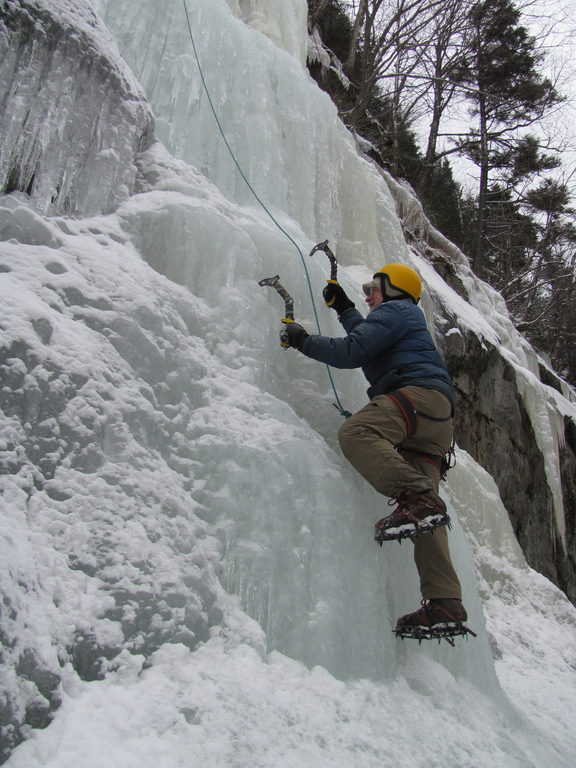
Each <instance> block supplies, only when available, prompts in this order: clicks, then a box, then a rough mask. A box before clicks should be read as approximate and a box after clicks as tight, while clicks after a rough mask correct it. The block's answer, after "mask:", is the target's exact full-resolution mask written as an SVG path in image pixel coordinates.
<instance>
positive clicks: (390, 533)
mask: <svg viewBox="0 0 576 768" xmlns="http://www.w3.org/2000/svg"><path fill="white" fill-rule="evenodd" d="M396 501H397V502H398V506H397V507H396V509H395V510H394V511H393V512H392V514H390V515H388V517H383V518H382V519H381V520H378V522H377V523H376V525H375V533H374V538H375V539H376V541H377V542H378V544H380V546H382V542H383V541H391V540H393V539H397V540H398V541H401V540H402V539H406V538H414V536H419V535H420V534H421V533H428V532H429V531H432V530H434V528H438V527H439V526H440V525H450V517H449V516H448V513H447V511H446V504H444V502H443V501H442V499H441V498H440V496H438V494H437V493H435V492H434V491H422V492H421V493H418V492H417V491H411V490H408V489H406V490H404V491H401V492H400V493H399V494H398V497H397V499H396Z"/></svg>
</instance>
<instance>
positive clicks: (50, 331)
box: [0, 0, 576, 768]
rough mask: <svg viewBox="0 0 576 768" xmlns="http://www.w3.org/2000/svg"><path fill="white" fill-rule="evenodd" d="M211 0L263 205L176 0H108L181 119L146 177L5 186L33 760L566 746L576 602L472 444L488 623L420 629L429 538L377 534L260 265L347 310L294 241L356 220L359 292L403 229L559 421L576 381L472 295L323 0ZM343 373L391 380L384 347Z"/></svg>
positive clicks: (4, 624)
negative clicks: (415, 197) (422, 555)
mask: <svg viewBox="0 0 576 768" xmlns="http://www.w3.org/2000/svg"><path fill="white" fill-rule="evenodd" d="M186 3H187V8H188V11H189V14H190V20H191V24H192V28H193V31H194V32H195V33H196V34H195V40H196V45H197V47H198V54H199V58H200V60H201V63H202V65H203V68H204V74H205V77H206V82H207V84H208V85H209V88H210V92H211V98H212V100H213V103H214V105H215V107H216V110H217V114H218V116H219V119H220V120H221V124H222V127H223V128H224V129H225V132H226V135H227V138H228V140H229V141H230V144H231V147H232V149H233V151H234V153H235V155H236V156H237V158H238V161H239V163H240V164H241V167H242V169H243V171H244V173H245V174H246V176H247V178H249V180H250V182H251V184H252V185H253V187H254V189H255V190H257V191H258V195H259V196H260V198H261V200H262V201H265V203H266V206H267V207H268V211H266V210H264V209H263V207H262V206H261V205H260V204H259V203H258V201H257V200H256V199H255V198H254V196H253V194H252V193H251V192H250V190H249V189H248V188H247V186H246V184H245V182H244V180H243V179H242V177H241V176H240V175H239V174H238V170H237V168H236V167H235V166H234V164H233V163H232V162H231V158H230V155H229V153H228V152H227V151H226V148H225V147H224V146H223V141H222V137H221V136H220V134H219V131H218V129H217V127H216V125H215V122H214V116H213V114H212V113H211V110H210V108H209V104H208V103H207V97H206V94H205V92H204V91H203V89H202V83H201V80H200V78H199V74H198V70H197V65H196V61H195V57H194V55H193V51H192V48H191V40H190V38H189V36H188V31H187V28H186V22H185V16H184V11H183V3H182V2H181V1H180V0H171V1H170V2H166V3H162V4H160V3H156V2H153V0H147V1H146V2H143V1H142V0H122V2H121V3H118V2H107V1H106V0H98V2H95V3H94V7H95V9H96V11H97V13H98V14H99V15H100V17H101V18H102V19H103V20H104V24H105V25H106V28H107V29H108V30H109V31H110V33H111V35H112V36H113V37H114V39H115V40H116V41H117V43H118V46H119V49H120V52H121V54H122V56H123V57H124V58H125V60H126V61H127V63H128V66H129V68H130V70H131V72H132V73H133V76H134V77H135V79H136V80H137V81H138V82H139V83H140V84H141V87H142V88H143V89H144V92H145V93H146V96H147V98H148V99H149V100H150V103H151V105H152V109H153V112H154V116H155V119H156V132H157V136H158V138H159V139H160V141H158V142H156V143H153V144H152V146H150V147H149V148H148V149H146V150H145V151H142V152H140V153H139V154H138V157H137V159H136V165H135V166H130V168H128V169H126V172H127V173H128V172H131V173H133V178H134V184H135V187H134V190H133V191H134V194H126V195H124V196H123V199H122V201H121V202H120V203H119V205H117V206H116V207H115V208H114V210H113V211H109V203H108V202H107V201H106V200H105V199H104V197H105V196H104V197H102V198H101V199H100V202H99V204H100V206H101V209H100V210H98V211H95V210H94V209H93V208H92V207H91V206H90V205H89V204H86V210H85V211H80V213H81V214H82V215H79V216H77V217H76V218H68V217H65V216H63V215H52V216H46V215H45V213H46V211H47V210H48V209H46V208H43V206H42V204H41V201H40V200H37V201H36V204H35V201H34V200H30V199H28V198H27V196H26V194H25V192H26V191H25V190H23V191H22V190H21V191H20V192H15V193H12V194H9V195H5V196H3V197H1V198H0V233H1V241H0V256H1V259H0V290H1V293H2V307H3V311H2V319H1V326H0V342H1V347H2V359H1V361H0V364H1V366H2V368H1V370H2V397H3V401H2V402H3V412H2V414H1V415H0V419H1V425H0V426H1V441H2V443H1V450H2V470H3V476H2V479H1V481H0V482H1V483H2V491H3V493H2V497H1V499H0V504H1V511H2V517H1V520H2V536H1V538H0V547H1V554H0V558H1V561H2V563H3V567H2V569H0V591H1V593H2V595H3V600H4V605H3V608H2V611H3V612H2V620H1V631H2V638H3V641H4V646H5V647H4V652H3V653H4V658H3V661H4V665H5V666H4V668H5V670H6V676H5V685H4V694H3V695H4V698H3V700H2V702H1V703H0V712H1V713H2V714H3V715H5V717H3V720H5V722H6V723H7V724H8V725H7V727H6V726H4V727H5V730H4V732H3V735H4V739H5V744H6V745H7V747H8V748H10V747H11V746H12V745H13V744H16V743H17V742H18V741H20V740H21V739H23V738H25V739H26V740H25V741H24V743H22V744H20V745H19V746H17V747H16V749H15V750H14V751H13V753H12V755H11V757H10V758H9V759H8V763H7V764H8V766H9V768H24V767H25V768H30V766H32V765H44V766H48V767H49V768H56V766H58V768H63V767H64V766H72V765H75V766H77V765H82V766H83V767H85V768H100V766H102V767H104V766H110V765H116V766H118V767H119V768H132V766H138V767H139V768H148V767H149V768H153V767H154V768H158V767H159V766H161V768H176V766H181V765H188V764H193V765H195V764H202V765H210V766H214V768H220V767H221V768H224V766H226V767H227V768H229V767H231V768H240V767H241V766H245V765H247V764H249V765H251V766H254V767H255V768H256V767H259V768H260V767H261V768H270V767H271V766H274V768H276V767H277V768H289V767H292V766H298V768H300V767H301V768H304V767H306V768H307V767H308V766H310V765H314V766H319V767H322V766H326V768H327V767H328V766H330V767H331V768H334V766H336V768H338V766H342V767H343V768H344V766H349V765H350V764H353V765H355V766H358V767H359V768H364V766H365V767H366V768H373V767H374V768H375V766H382V765H385V766H398V765H404V764H408V762H410V764H411V765H415V766H422V768H424V766H436V765H438V766H440V765H444V766H446V765H448V766H459V768H460V767H462V768H464V766H470V768H472V767H473V768H484V766H486V768H487V767H488V766H493V765H495V764H496V765H498V766H501V767H502V768H516V767H517V768H520V766H522V768H525V767H526V766H534V768H544V767H546V768H567V767H568V766H569V765H571V759H572V758H573V755H574V751H575V749H576V741H575V737H574V733H573V729H572V727H571V711H573V706H574V701H575V698H576V643H575V642H574V639H575V637H576V611H575V610H574V608H573V606H572V605H571V604H570V603H569V602H568V600H567V599H566V598H565V596H564V595H563V594H562V592H561V591H560V590H559V589H558V588H557V587H555V586H554V585H552V584H551V583H550V582H549V581H548V580H546V579H545V578H544V577H543V576H540V575H539V574H537V573H535V572H534V571H533V570H531V569H529V568H528V566H527V565H526V562H525V560H524V557H523V555H522V553H521V551H520V548H519V546H518V544H517V542H516V540H515V538H514V535H513V532H512V528H511V525H510V522H509V520H508V516H507V514H506V510H505V509H504V507H503V505H502V503H501V501H500V498H499V494H498V489H497V487H496V485H495V484H494V482H493V480H492V479H491V478H490V476H489V475H488V474H487V473H486V472H484V471H483V470H482V469H481V468H480V467H479V466H478V465H477V464H475V463H474V461H473V460H472V459H471V458H470V457H469V456H468V455H467V454H466V453H465V452H464V451H460V452H459V463H458V465H457V467H456V469H454V470H452V473H451V475H450V480H449V483H448V484H447V485H446V486H445V487H444V490H443V495H444V497H445V499H446V501H447V503H448V504H449V506H450V508H451V511H452V514H453V517H454V518H455V520H456V523H455V527H454V531H453V534H452V538H451V542H452V549H453V555H454V560H455V564H456V566H457V569H458V571H459V573H460V575H461V578H462V581H463V586H464V590H465V595H466V605H467V608H468V611H469V614H470V624H471V625H472V626H473V627H474V629H475V630H476V631H477V632H478V635H479V636H478V639H476V640H474V641H470V642H461V643H459V644H458V645H457V647H456V648H455V649H452V648H450V647H448V645H437V644H427V645H422V646H418V645H416V644H414V645H410V644H408V643H404V644H403V643H402V642H401V641H397V640H395V639H394V637H393V635H392V633H391V631H390V630H391V627H392V626H393V624H394V621H395V619H396V617H397V616H398V615H399V614H400V613H404V612H406V610H410V609H412V608H413V607H414V608H415V607H416V605H417V603H418V600H419V595H418V589H417V583H416V578H415V573H414V567H413V564H412V562H411V553H410V550H409V546H406V545H404V546H402V547H398V546H394V545H390V546H389V548H388V549H386V550H380V549H379V548H378V547H377V546H376V545H375V544H374V542H373V540H372V530H371V529H372V524H373V522H374V520H375V519H376V518H377V517H379V516H381V510H382V506H383V500H382V498H381V497H379V496H378V495H377V494H376V493H374V492H373V491H372V490H371V489H370V488H368V487H366V485H365V484H364V483H363V481H361V480H360V479H359V478H358V477H357V476H356V475H355V474H354V472H353V470H352V469H351V468H350V467H349V466H348V465H347V464H346V462H345V460H344V459H343V457H342V456H341V455H340V453H339V450H338V447H337V445H336V438H335V436H336V431H337V428H338V426H339V420H340V418H341V417H340V416H339V414H338V412H337V411H336V410H335V409H334V408H333V400H334V393H333V391H332V389H331V386H330V383H329V380H328V377H327V372H326V370H325V369H324V368H323V367H322V366H319V365H317V364H315V363H313V362H312V361H309V360H305V359H303V358H301V357H299V356H298V355H297V354H296V353H294V352H293V351H288V352H285V351H284V350H282V349H281V348H280V346H279V344H278V330H279V327H280V324H279V318H280V317H281V315H282V311H283V307H282V305H281V302H280V300H279V298H278V296H277V295H276V294H275V293H274V292H273V291H269V290H264V289H262V288H259V287H258V285H257V282H258V280H259V279H261V278H262V277H267V276H271V275H274V274H280V275H281V277H282V279H283V282H284V283H285V284H286V286H287V287H289V289H290V291H291V293H292V294H293V295H294V297H295V298H296V316H297V319H298V320H299V321H300V322H302V323H303V324H304V325H306V326H308V327H310V328H312V327H314V325H315V324H316V317H315V314H314V311H313V307H312V302H311V296H310V292H309V284H308V279H309V280H310V285H311V286H312V294H313V295H314V296H315V301H316V303H317V305H318V311H319V317H320V322H321V324H322V326H323V330H324V331H325V332H328V333H333V334H336V333H338V332H339V327H338V324H337V323H336V321H335V319H334V318H333V317H332V316H331V314H330V313H329V311H328V310H325V309H324V308H323V307H322V304H321V301H319V300H318V298H317V297H319V296H320V294H321V289H322V286H323V284H324V281H325V279H326V276H327V264H326V263H324V261H323V260H322V259H321V258H318V259H312V260H308V261H303V260H302V258H301V256H300V253H299V252H298V250H297V248H295V247H294V242H296V243H297V244H299V247H300V249H301V251H302V252H303V253H304V254H306V253H307V252H308V251H309V250H310V248H311V247H312V245H314V243H315V242H316V241H318V240H322V239H325V238H326V237H329V238H330V241H331V243H332V244H333V245H334V247H335V249H336V250H337V253H338V256H339V258H340V260H341V268H340V280H341V282H342V284H343V285H344V286H345V288H346V290H347V291H348V292H349V293H350V295H352V296H354V297H355V299H357V302H358V303H359V304H361V301H362V298H361V296H360V295H359V285H360V283H361V281H362V279H363V278H364V277H366V276H368V275H370V274H371V272H372V271H373V270H374V268H375V267H378V266H380V265H381V264H380V262H381V261H382V259H383V256H382V254H385V258H384V260H388V259H391V258H394V259H405V260H407V261H412V263H414V264H415V265H416V266H417V267H418V268H419V269H420V270H421V271H422V273H423V276H424V278H425V281H426V284H427V288H428V293H427V299H426V302H425V309H426V312H427V314H428V316H429V319H430V323H431V324H434V323H435V322H436V321H437V320H438V318H437V317H435V315H436V314H437V313H439V312H441V311H442V310H444V311H445V312H446V313H447V314H446V315H445V316H450V317H452V318H456V319H457V322H455V323H454V324H453V326H452V327H451V328H444V331H445V333H446V335H447V337H448V339H451V338H452V340H453V343H454V344H457V340H456V339H457V337H458V335H459V334H460V333H461V331H460V329H463V331H470V332H472V333H474V335H475V336H476V337H477V338H479V339H485V340H486V341H487V342H489V343H491V344H494V345H495V346H497V347H498V349H499V350H501V351H502V354H503V355H505V356H506V357H507V358H508V359H510V360H511V361H512V363H513V364H514V366H515V367H516V368H517V369H518V370H519V371H523V372H524V382H525V387H526V392H525V396H526V400H527V401H529V402H530V408H531V412H532V413H533V414H534V418H535V420H537V423H538V426H539V432H538V434H539V436H540V437H539V439H540V440H541V444H542V447H543V449H544V450H548V449H549V448H550V446H554V445H555V444H556V440H557V435H556V431H555V429H554V425H553V424H552V423H551V421H550V415H549V410H548V409H549V407H551V403H552V401H553V402H554V405H555V407H556V408H557V409H558V411H559V412H560V413H561V414H562V415H564V414H567V415H569V416H570V417H573V416H574V410H575V409H574V405H573V404H571V403H570V402H569V400H568V399H566V398H563V397H562V396H561V395H560V394H559V393H555V394H552V393H548V394H547V395H546V397H544V396H543V394H542V387H541V385H540V383H539V382H538V380H537V377H536V376H535V375H534V370H533V368H534V366H533V357H531V353H530V351H529V350H528V349H527V348H526V347H525V346H524V345H523V344H521V342H520V341H519V337H517V336H516V335H515V334H514V332H513V328H512V325H511V323H510V321H509V320H508V319H507V316H506V314H505V310H504V308H503V306H502V304H501V303H500V302H499V300H498V298H497V297H496V295H495V294H494V293H493V292H490V291H489V290H488V289H486V288H485V287H483V286H482V285H481V284H479V283H478V282H475V281H474V280H473V278H472V277H471V276H470V275H469V273H468V272H466V271H465V264H464V263H462V265H461V266H462V270H463V271H462V274H463V275H467V276H468V277H467V279H469V285H468V296H469V301H468V302H467V301H465V300H464V299H463V298H462V297H460V296H458V295H457V294H456V293H455V292H454V291H453V290H452V289H450V288H449V287H448V286H447V285H446V284H445V283H444V282H443V281H442V280H441V278H440V277H439V276H438V274H437V273H436V272H435V271H434V270H433V268H432V267H431V266H430V265H429V264H428V263H427V261H426V260H425V259H424V258H423V257H422V256H421V255H419V254H418V253H417V252H416V251H415V250H413V249H411V248H409V246H408V245H407V243H406V240H405V236H404V232H403V228H402V224H401V221H400V219H399V218H398V215H397V211H398V210H399V209H400V208H401V204H402V192H401V190H400V189H394V184H393V182H392V181H391V180H389V179H388V180H385V179H384V178H383V176H382V174H381V173H380V172H379V171H378V170H377V169H376V168H375V167H374V166H373V165H372V164H371V163H370V162H368V161H367V160H366V158H365V157H363V156H362V155H361V153H359V152H358V149H357V147H356V143H355V141H354V139H353V138H352V137H351V136H350V135H349V134H348V133H347V131H346V130H345V129H344V127H343V126H342V124H341V123H340V122H339V120H338V119H337V116H336V112H335V109H334V107H333V105H332V104H331V102H330V101H329V99H328V97H327V96H326V95H324V94H322V93H321V92H320V91H319V90H318V89H317V87H316V86H315V84H314V83H313V82H312V81H311V79H310V78H309V77H308V75H307V73H306V70H305V67H304V55H305V50H306V38H305V18H306V7H305V6H306V3H305V2H304V0H275V2H274V3H264V2H259V1H258V0H252V2H247V1H244V0H234V1H232V0H231V1H230V2H229V3H225V2H223V0H186ZM36 5H37V6H38V7H44V6H43V4H42V3H41V2H40V0H36ZM50 5H51V4H50V3H48V2H47V3H46V5H45V7H44V10H46V8H48V7H49V6H50ZM54 7H56V8H57V10H58V11H59V12H61V13H63V12H64V10H65V11H66V14H67V19H68V20H71V21H72V22H74V21H75V20H77V22H78V26H79V28H82V19H84V18H86V17H87V15H88V16H89V15H90V8H89V6H88V5H87V4H86V3H85V2H83V0H74V1H73V0H68V1H67V2H65V1H64V0H60V2H58V3H57V4H56V6H54ZM63 9H64V10H63ZM56 15H57V14H56ZM90 18H91V17H90ZM91 30H92V31H91V35H92V40H93V44H94V45H95V46H96V47H97V48H99V49H101V50H103V51H106V52H108V54H109V55H111V56H112V57H113V58H114V56H117V54H112V53H110V52H111V51H113V50H114V47H113V46H112V45H111V43H110V37H109V34H110V33H109V32H108V31H105V28H104V26H103V25H102V23H101V22H100V21H96V22H95V23H94V25H93V26H92V27H91ZM114 60H115V61H116V65H117V67H118V68H119V69H122V68H126V65H125V64H124V62H123V61H121V60H120V59H118V58H116V59H114ZM130 77H132V75H131V76H130ZM135 87H136V86H135ZM139 87H140V86H138V88H139ZM63 119H64V116H63ZM59 151H63V148H60V150H59ZM119 167H121V163H119ZM80 187H82V184H80ZM410 199H411V198H410V197H409V196H406V197H405V198H404V203H405V206H409V205H410ZM61 213H62V212H60V214H61ZM270 214H272V216H271V215H270ZM406 218H407V217H404V219H405V221H406ZM278 224H280V225H281V228H280V227H279V226H278ZM282 230H284V231H282ZM286 234H288V237H287V236H286ZM305 267H306V269H305ZM335 382H336V387H337V391H338V394H339V396H340V398H341V400H342V402H343V404H344V405H345V406H346V407H347V408H348V409H350V410H354V409H355V408H357V407H360V406H361V405H363V404H364V402H365V381H364V380H363V377H362V375H361V374H360V373H359V372H342V373H338V372H336V374H335ZM547 467H548V470H549V471H548V480H549V482H550V483H553V484H555V485H556V487H557V486H558V482H559V481H558V477H555V476H554V462H553V460H552V459H550V460H549V463H548V464H547ZM52 718H54V719H53V721H52V722H51V723H50V724H48V723H49V722H50V721H51V719H52ZM22 724H24V725H22ZM46 726H47V727H46ZM31 728H32V729H33V730H31Z"/></svg>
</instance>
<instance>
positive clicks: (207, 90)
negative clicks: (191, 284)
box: [182, 0, 351, 418]
mask: <svg viewBox="0 0 576 768" xmlns="http://www.w3.org/2000/svg"><path fill="white" fill-rule="evenodd" d="M182 5H183V6H184V13H185V15H186V24H187V26H188V33H189V35H190V42H191V43H192V50H193V52H194V58H195V59H196V65H197V67H198V72H199V73H200V80H201V81H202V86H203V88H204V91H205V93H206V97H207V99H208V104H209V105H210V110H211V111H212V114H213V116H214V120H215V121H216V125H217V126H218V131H219V132H220V136H221V137H222V140H223V142H224V144H225V146H226V149H227V150H228V152H229V154H230V157H231V158H232V160H233V162H234V165H235V166H236V168H237V169H238V173H239V174H240V176H241V177H242V179H243V181H244V183H245V184H246V186H247V187H248V189H249V190H250V192H251V193H252V195H253V196H254V198H255V200H256V201H257V202H258V204H259V205H260V206H261V207H262V210H263V211H264V212H265V213H266V214H267V215H268V217H269V218H270V219H271V221H272V222H273V223H274V225H275V226H276V227H277V228H278V229H279V230H280V232H281V233H282V234H283V235H284V236H285V237H287V238H288V240H289V241H290V242H291V243H292V245H293V246H294V247H295V248H296V250H297V252H298V255H299V256H300V261H301V262H302V266H303V268H304V274H305V275H306V282H307V284H308V292H309V294H310V300H311V302H312V310H313V312H314V318H315V321H316V328H317V329H318V333H322V331H321V329H320V320H319V318H318V312H317V311H316V303H315V301H314V293H313V291H312V283H311V280H310V274H309V272H308V267H307V266H306V260H305V259H304V254H303V253H302V250H301V249H300V247H299V245H298V243H297V242H296V241H295V240H294V238H293V237H292V236H291V235H290V233H289V232H287V231H286V230H285V229H284V227H283V226H282V225H281V224H280V222H279V221H278V220H277V219H276V218H275V216H274V215H273V214H272V212H271V211H270V210H269V208H268V207H267V206H266V204H265V203H264V201H263V200H262V199H261V198H260V197H259V195H258V194H257V192H256V190H255V189H254V187H253V186H252V184H251V183H250V181H249V179H248V178H247V176H246V174H245V173H244V171H243V170H242V167H241V165H240V163H239V162H238V160H237V158H236V155H235V154H234V150H233V149H232V147H231V146H230V144H229V142H228V139H227V138H226V134H225V133H224V129H223V127H222V124H221V122H220V119H219V117H218V113H217V112H216V108H215V107H214V103H213V101H212V97H211V96H210V91H209V89H208V85H207V83H206V78H205V77H204V70H203V69H202V65H201V64H200V57H199V56H198V50H197V48H196V42H195V40H194V34H193V32H192V25H191V23H190V16H189V14H188V6H187V5H186V0H182ZM326 370H327V371H328V378H329V380H330V384H331V386H332V391H333V392H334V397H335V398H336V402H335V403H334V407H335V408H337V409H338V411H339V412H340V414H341V415H342V416H344V418H348V417H349V416H351V414H350V412H349V411H346V410H344V408H343V407H342V404H341V402H340V398H339V397H338V392H337V391H336V385H335V384H334V378H333V376H332V371H331V370H330V367H329V366H328V365H327V366H326Z"/></svg>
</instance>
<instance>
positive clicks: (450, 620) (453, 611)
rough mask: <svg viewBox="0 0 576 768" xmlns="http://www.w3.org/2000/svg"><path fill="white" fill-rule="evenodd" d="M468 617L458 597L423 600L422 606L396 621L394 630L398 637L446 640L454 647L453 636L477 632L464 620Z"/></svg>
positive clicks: (474, 635)
mask: <svg viewBox="0 0 576 768" xmlns="http://www.w3.org/2000/svg"><path fill="white" fill-rule="evenodd" d="M467 618H468V615H467V613H466V609H465V608H464V606H463V605H462V601H461V600H460V599H458V598H436V599H434V600H422V607H421V608H419V609H418V610H417V611H414V612H413V613H407V614H406V615H405V616H402V617H401V618H399V619H398V621H397V622H396V628H395V629H394V630H393V632H394V634H395V635H396V637H401V638H403V639H404V638H412V639H414V640H418V642H419V643H420V642H422V640H438V642H440V640H446V641H447V642H448V643H450V645H451V646H452V647H454V641H453V639H452V638H454V637H458V635H472V637H476V633H475V632H473V631H472V630H471V629H469V628H468V627H467V626H466V625H465V624H464V622H465V621H466V619H467Z"/></svg>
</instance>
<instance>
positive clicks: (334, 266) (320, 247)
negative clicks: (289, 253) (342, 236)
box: [308, 240, 339, 307]
mask: <svg viewBox="0 0 576 768" xmlns="http://www.w3.org/2000/svg"><path fill="white" fill-rule="evenodd" d="M316 251H324V253H325V254H326V256H328V258H329V259H330V278H329V279H327V280H326V282H327V283H332V285H339V282H338V262H337V261H336V256H334V254H333V253H332V251H331V250H330V248H329V247H328V240H324V242H322V243H318V244H317V245H315V246H314V248H312V250H311V251H310V253H309V254H308V255H309V256H314V254H315V253H316ZM335 298H336V296H335V295H334V296H333V297H332V298H331V299H330V301H327V302H326V305H327V306H328V307H329V306H330V305H331V304H333V303H334V300H335Z"/></svg>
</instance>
